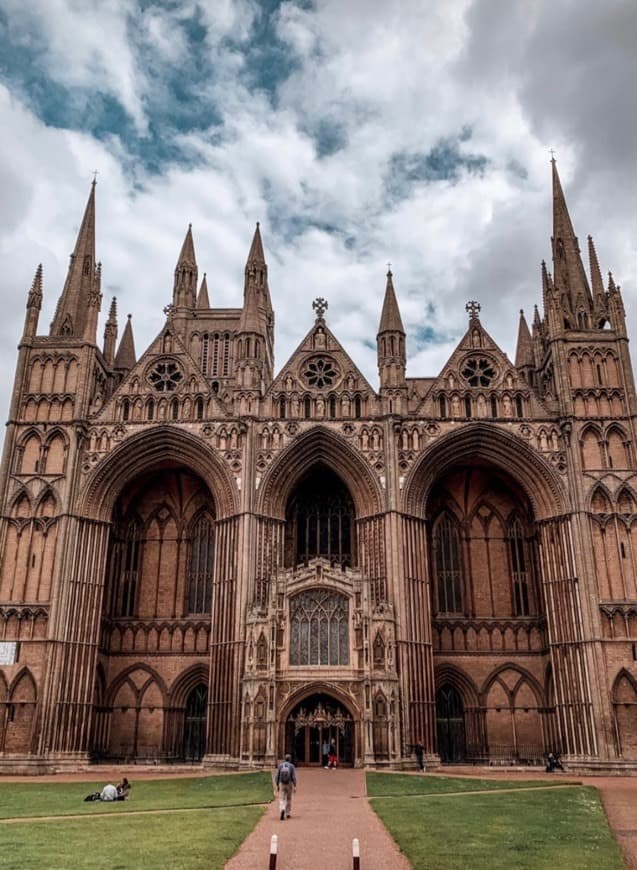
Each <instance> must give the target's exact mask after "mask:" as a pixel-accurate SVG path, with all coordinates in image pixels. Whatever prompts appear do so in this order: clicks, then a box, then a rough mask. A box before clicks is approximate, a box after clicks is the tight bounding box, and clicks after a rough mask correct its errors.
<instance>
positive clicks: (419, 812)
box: [367, 774, 624, 870]
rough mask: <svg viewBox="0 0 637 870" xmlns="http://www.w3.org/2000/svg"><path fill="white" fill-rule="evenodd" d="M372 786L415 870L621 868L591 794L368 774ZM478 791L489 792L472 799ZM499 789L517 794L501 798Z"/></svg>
mask: <svg viewBox="0 0 637 870" xmlns="http://www.w3.org/2000/svg"><path fill="white" fill-rule="evenodd" d="M406 780H412V782H411V783H408V782H405V781H406ZM367 782H368V794H369V795H370V797H371V796H372V795H383V794H384V795H386V797H373V798H372V800H371V805H372V807H373V808H374V810H375V811H376V812H377V813H378V815H379V816H380V818H381V819H382V820H383V822H384V824H385V825H386V826H387V828H388V830H389V831H390V833H391V834H392V836H393V837H394V839H395V840H396V842H397V843H398V845H399V846H400V848H401V849H402V851H403V852H404V853H405V855H406V856H407V858H408V859H409V860H410V861H411V863H412V866H413V867H414V870H419V868H425V867H426V868H428V870H447V868H448V870H451V868H454V870H458V868H464V867H471V868H475V867H510V868H513V867H515V868H529V870H531V868H533V870H539V868H547V870H548V868H551V870H554V868H558V867H559V868H560V870H569V868H573V870H588V868H590V870H593V868H594V870H621V868H623V866H624V864H623V862H622V859H621V855H620V851H619V848H618V846H617V844H616V842H615V840H614V838H613V835H612V833H611V831H610V829H609V827H608V824H607V822H606V816H605V814H604V810H603V809H602V806H601V804H600V801H599V797H598V795H597V791H596V790H595V789H594V788H588V787H584V786H576V785H575V786H572V787H569V788H563V789H557V788H549V789H545V790H535V791H529V790H528V789H529V788H533V787H534V786H535V788H536V789H537V787H538V786H539V785H542V784H543V783H538V782H535V783H533V782H526V783H521V782H516V781H515V780H513V781H511V782H506V781H504V780H498V781H489V780H474V779H456V778H446V777H437V776H431V777H426V776H424V777H422V778H419V777H415V776H411V777H408V776H396V775H391V774H390V775H387V774H368V777H367ZM452 784H453V787H452ZM560 784H563V781H561V782H559V781H556V782H555V783H554V785H556V786H557V785H560ZM478 788H479V789H482V788H488V789H489V790H490V791H491V792H492V793H491V794H475V791H476V789H478ZM502 788H515V789H517V791H516V792H515V793H507V794H502V793H498V789H502ZM451 791H454V792H464V793H463V794H458V795H452V794H450V792H451ZM472 792H474V793H472ZM418 793H420V794H421V795H422V797H421V798H420V799H418V798H417V797H416V795H417V794H418ZM391 795H395V796H393V797H392V796H391Z"/></svg>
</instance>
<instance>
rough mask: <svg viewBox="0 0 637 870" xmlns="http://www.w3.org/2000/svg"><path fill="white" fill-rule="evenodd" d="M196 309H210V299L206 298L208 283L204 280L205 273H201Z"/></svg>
mask: <svg viewBox="0 0 637 870" xmlns="http://www.w3.org/2000/svg"><path fill="white" fill-rule="evenodd" d="M197 308H198V309H207V308H210V299H209V298H208V282H207V280H206V273H205V272H204V273H203V278H202V279H201V287H200V288H199V295H198V296H197Z"/></svg>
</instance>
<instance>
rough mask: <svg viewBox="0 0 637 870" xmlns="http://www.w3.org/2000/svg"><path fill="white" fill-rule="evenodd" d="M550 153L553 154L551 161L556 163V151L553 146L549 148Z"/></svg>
mask: <svg viewBox="0 0 637 870" xmlns="http://www.w3.org/2000/svg"><path fill="white" fill-rule="evenodd" d="M549 154H550V155H551V163H555V151H554V150H553V149H552V148H549Z"/></svg>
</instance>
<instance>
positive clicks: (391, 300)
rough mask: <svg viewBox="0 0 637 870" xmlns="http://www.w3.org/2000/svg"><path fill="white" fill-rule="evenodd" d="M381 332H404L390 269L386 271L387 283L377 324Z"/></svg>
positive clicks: (379, 332)
mask: <svg viewBox="0 0 637 870" xmlns="http://www.w3.org/2000/svg"><path fill="white" fill-rule="evenodd" d="M382 332H401V333H402V334H403V335H404V334H405V330H404V329H403V322H402V319H401V317H400V309H399V308H398V300H397V299H396V292H395V290H394V282H393V280H392V272H391V269H390V270H389V271H388V272H387V285H386V287H385V299H384V301H383V311H382V313H381V315H380V324H379V326H378V334H379V335H380V334H381V333H382Z"/></svg>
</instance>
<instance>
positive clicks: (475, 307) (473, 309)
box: [464, 299, 481, 319]
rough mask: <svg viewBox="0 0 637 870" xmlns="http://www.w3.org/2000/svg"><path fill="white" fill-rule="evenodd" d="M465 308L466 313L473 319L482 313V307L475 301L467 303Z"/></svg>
mask: <svg viewBox="0 0 637 870" xmlns="http://www.w3.org/2000/svg"><path fill="white" fill-rule="evenodd" d="M464 308H465V311H468V312H469V317H471V318H472V319H473V318H474V317H477V316H478V314H479V313H480V308H481V306H480V303H479V302H476V301H475V299H472V300H471V301H470V302H467V304H466V305H465V307H464Z"/></svg>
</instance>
